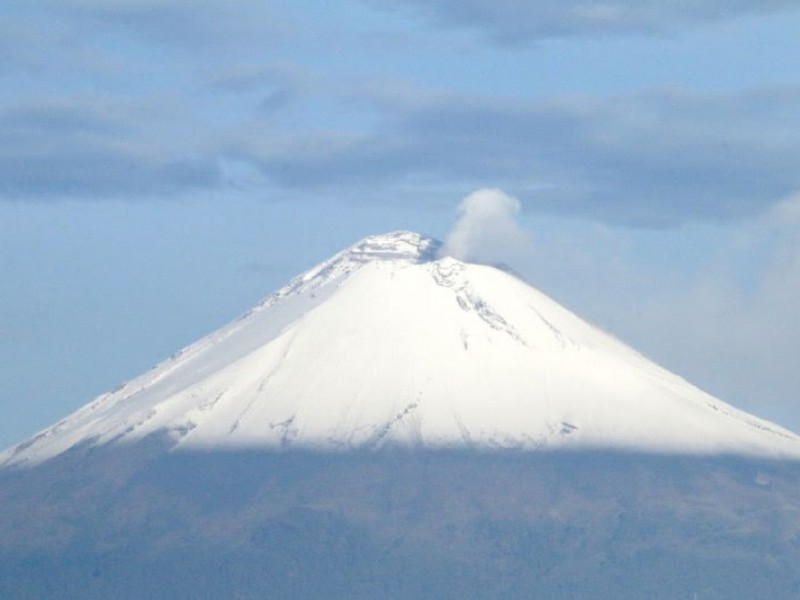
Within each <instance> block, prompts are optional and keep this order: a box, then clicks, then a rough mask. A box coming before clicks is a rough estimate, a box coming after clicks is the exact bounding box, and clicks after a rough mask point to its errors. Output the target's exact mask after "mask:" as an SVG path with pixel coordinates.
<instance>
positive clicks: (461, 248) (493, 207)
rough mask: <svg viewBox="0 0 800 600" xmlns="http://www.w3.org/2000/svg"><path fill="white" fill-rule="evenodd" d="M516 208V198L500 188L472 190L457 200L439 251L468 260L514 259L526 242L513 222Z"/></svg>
mask: <svg viewBox="0 0 800 600" xmlns="http://www.w3.org/2000/svg"><path fill="white" fill-rule="evenodd" d="M520 209H521V205H520V202H519V200H517V199H516V198H514V197H513V196H510V195H508V194H506V193H505V192H503V191H502V190H499V189H480V190H476V191H474V192H472V193H471V194H469V195H468V196H467V197H466V198H464V199H463V200H462V201H461V204H460V205H459V207H458V212H459V218H458V220H457V221H456V223H455V225H454V226H453V228H452V229H451V230H450V233H449V234H448V235H447V238H446V240H445V243H444V245H443V246H442V249H441V252H440V254H441V255H442V256H452V257H453V258H457V259H459V260H465V261H471V262H483V263H510V262H514V260H515V259H516V258H518V257H519V255H520V254H521V253H523V252H524V251H525V249H526V247H527V245H528V239H527V236H526V234H525V233H524V232H523V231H522V229H521V228H520V227H519V225H518V224H517V222H516V218H517V215H518V214H519V212H520Z"/></svg>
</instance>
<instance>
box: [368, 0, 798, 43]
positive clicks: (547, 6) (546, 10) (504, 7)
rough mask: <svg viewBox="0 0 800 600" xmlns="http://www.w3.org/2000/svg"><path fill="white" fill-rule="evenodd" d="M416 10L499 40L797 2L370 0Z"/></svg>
mask: <svg viewBox="0 0 800 600" xmlns="http://www.w3.org/2000/svg"><path fill="white" fill-rule="evenodd" d="M368 1H369V2H370V3H371V4H373V5H377V6H383V7H388V8H395V9H401V10H402V9H405V10H409V11H412V12H417V13H420V14H422V15H424V16H425V17H427V18H428V19H429V20H431V21H434V22H436V23H446V24H450V25H453V26H458V27H468V28H473V29H478V30H481V31H485V32H486V33H487V34H488V35H489V36H490V37H491V38H493V39H494V40H496V41H499V42H502V43H520V42H529V41H537V40H543V39H548V38H558V37H567V36H579V35H584V36H586V35H588V36H598V35H617V34H630V33H644V34H663V33H668V32H672V31H675V30H678V29H682V28H685V27H692V26H697V25H702V24H705V23H714V22H718V21H723V20H727V19H733V18H736V17H739V16H743V15H748V14H768V13H772V12H777V11H780V10H786V9H792V8H796V7H797V3H796V2H794V1H793V0H768V1H763V0H739V1H736V2H729V1H726V0H696V1H694V2H664V1H662V0H608V1H605V2H602V3H600V2H594V1H592V0H564V1H562V2H546V1H543V0H495V1H494V2H487V1H486V0H368Z"/></svg>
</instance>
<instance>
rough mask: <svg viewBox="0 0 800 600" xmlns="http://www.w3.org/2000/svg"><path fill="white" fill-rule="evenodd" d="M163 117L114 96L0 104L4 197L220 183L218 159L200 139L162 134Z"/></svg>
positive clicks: (169, 189)
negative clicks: (199, 145)
mask: <svg viewBox="0 0 800 600" xmlns="http://www.w3.org/2000/svg"><path fill="white" fill-rule="evenodd" d="M156 113H158V110H157V109H156ZM163 117H164V115H158V114H156V115H153V114H151V107H146V106H141V105H136V104H133V103H130V102H127V101H121V100H118V99H113V98H98V97H88V98H70V99H61V100H44V101H28V102H19V103H14V104H6V105H3V106H0V196H2V197H6V198H11V199H20V198H30V197H35V198H48V197H58V198H64V197H89V198H107V197H112V198H120V197H131V196H153V195H164V194H167V195H172V194H175V193H179V192H182V191H187V190H194V189H201V188H205V189H209V188H213V187H215V186H217V185H219V183H220V178H221V174H220V168H219V165H218V161H217V160H216V158H215V157H214V156H211V155H208V154H202V153H200V152H198V151H197V148H196V147H192V146H193V142H196V140H191V139H187V140H185V142H184V143H185V144H186V145H185V146H184V147H182V148H181V142H178V143H177V147H176V143H175V142H174V141H173V142H169V141H167V140H165V139H162V138H160V134H159V132H158V131H157V130H158V127H157V124H158V121H160V120H161V119H162V118H163ZM153 121H155V122H153Z"/></svg>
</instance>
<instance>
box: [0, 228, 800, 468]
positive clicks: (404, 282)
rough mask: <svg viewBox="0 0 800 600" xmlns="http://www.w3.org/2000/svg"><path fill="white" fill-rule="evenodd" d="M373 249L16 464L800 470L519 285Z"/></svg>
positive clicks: (384, 239)
mask: <svg viewBox="0 0 800 600" xmlns="http://www.w3.org/2000/svg"><path fill="white" fill-rule="evenodd" d="M440 247H441V244H440V243H439V242H437V241H435V240H433V239H430V238H426V237H423V236H420V235H417V234H414V233H408V232H397V233H391V234H388V235H381V236H374V237H369V238H366V239H365V240H363V241H361V242H359V243H357V244H355V245H354V246H352V247H351V248H349V249H347V250H345V251H343V252H341V253H339V254H337V255H336V256H334V257H333V258H331V259H330V260H328V261H326V262H324V263H322V264H320V265H319V266H317V267H315V268H313V269H311V270H310V271H308V272H306V273H305V274H303V275H301V276H299V277H297V278H295V279H294V280H293V281H291V282H290V283H289V284H288V285H287V286H285V287H284V288H282V289H280V290H278V291H277V292H275V293H274V294H272V295H270V296H268V297H267V298H266V299H265V300H264V301H263V302H261V303H260V304H259V305H258V306H256V307H255V308H254V309H253V310H251V311H250V312H248V313H247V314H246V315H244V316H243V317H241V318H240V319H238V320H237V321H235V322H233V323H231V324H229V325H227V326H225V327H223V328H222V329H220V330H218V331H216V332H215V333H212V334H211V335H209V336H207V337H205V338H203V339H201V340H200V341H198V342H196V343H195V344H193V345H191V346H188V347H187V348H185V349H184V350H182V351H181V352H179V353H177V354H176V355H174V356H173V357H171V358H170V359H168V360H166V361H165V362H163V363H162V364H160V365H158V366H157V367H155V368H154V369H152V370H151V371H149V372H147V373H145V374H143V375H142V376H140V377H138V378H136V379H134V380H132V381H130V382H128V383H126V384H125V385H123V386H121V387H120V388H118V389H116V390H114V391H112V392H110V393H108V394H105V395H103V396H101V397H99V398H97V399H96V400H94V401H93V402H92V403H90V404H88V405H86V406H85V407H83V408H82V409H80V410H78V411H77V412H76V413H74V414H73V415H71V416H69V417H67V418H66V419H64V420H63V421H61V422H59V423H58V424H56V425H55V426H53V427H51V428H50V429H47V430H45V431H43V432H41V433H40V434H38V435H37V436H35V437H34V438H32V439H31V440H29V441H27V442H25V443H23V444H21V445H19V446H17V447H15V448H12V449H10V450H8V451H6V452H5V453H3V454H2V455H0V465H3V464H5V465H24V464H36V463H40V462H42V461H45V460H47V459H49V458H51V457H53V456H56V455H58V454H60V453H62V452H64V451H65V450H67V449H69V448H71V447H73V446H75V445H77V444H89V445H103V444H110V443H125V442H134V441H137V440H141V439H143V438H145V437H146V436H150V435H158V434H166V435H167V436H169V438H170V439H171V441H172V444H173V447H175V448H182V449H190V448H203V449H209V448H243V447H264V448H309V447H310V448H318V449H336V450H341V449H351V448H367V449H374V448H380V447H383V446H387V445H398V446H403V447H407V446H413V447H416V446H423V447H429V448H438V447H445V448H448V447H471V448H486V449H492V448H495V449H498V448H501V449H502V448H507V449H525V450H528V449H559V448H575V449H578V448H581V449H587V448H606V449H621V450H637V451H645V452H668V453H733V454H747V455H760V456H775V457H792V458H800V438H798V437H797V436H795V435H794V434H792V433H791V432H789V431H787V430H785V429H782V428H781V427H778V426H776V425H774V424H772V423H769V422H766V421H764V420H761V419H758V418H756V417H753V416H751V415H749V414H747V413H744V412H742V411H740V410H737V409H735V408H733V407H731V406H730V405H728V404H726V403H724V402H721V401H719V400H717V399H715V398H713V397H711V396H709V395H708V394H706V393H704V392H702V391H701V390H699V389H697V388H696V387H693V386H692V385H690V384H689V383H687V382H686V381H684V380H683V379H681V378H679V377H677V376H675V375H673V374H671V373H669V372H668V371H666V370H664V369H663V368H661V367H659V366H657V365H655V364H653V363H652V362H650V361H649V360H647V359H645V358H644V357H642V356H641V355H639V354H638V353H636V352H635V351H633V350H631V349H630V348H629V347H627V346H625V345H624V344H623V343H621V342H619V341H618V340H616V339H615V338H613V337H612V336H610V335H608V334H606V333H604V332H602V331H600V330H599V329H597V328H595V327H593V326H591V325H589V324H588V323H586V322H584V321H582V320H581V319H580V318H578V317H577V316H575V315H574V314H573V313H571V312H569V311H568V310H566V309H565V308H563V307H561V306H560V305H558V304H557V303H556V302H554V301H553V300H551V299H550V298H548V297H547V296H545V295H544V294H542V293H540V292H539V291H537V290H536V289H534V288H532V287H531V286H530V285H528V284H527V283H525V282H523V281H522V280H520V279H519V278H517V277H516V276H514V275H512V274H510V273H508V272H506V271H504V270H501V269H498V268H494V267H491V266H486V265H479V264H470V263H464V262H460V261H458V260H455V259H453V258H450V257H440V256H439V252H440Z"/></svg>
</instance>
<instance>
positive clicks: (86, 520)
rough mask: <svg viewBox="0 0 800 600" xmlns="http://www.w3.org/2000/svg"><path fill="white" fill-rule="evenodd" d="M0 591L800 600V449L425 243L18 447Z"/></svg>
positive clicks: (310, 287) (356, 264) (202, 345)
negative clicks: (799, 597)
mask: <svg viewBox="0 0 800 600" xmlns="http://www.w3.org/2000/svg"><path fill="white" fill-rule="evenodd" d="M0 506H2V508H3V510H2V511H0V597H4V598H5V597H8V598H41V597H69V598H108V597H115V598H153V597H169V598H287V597H293V598H321V597H324V598H354V597H386V598H426V597H429V598H459V599H461V598H486V597H503V598H556V597H558V598H562V597H563V598H586V597H593V598H642V597H647V598H681V597H685V598H692V597H695V598H730V597H747V598H761V597H763V598H796V597H798V596H800V576H798V575H797V572H798V570H797V568H796V567H797V564H800V438H798V436H796V435H795V434H793V433H792V432H790V431H788V430H786V429H783V428H781V427H780V426H778V425H775V424H773V423H770V422H767V421H765V420H762V419H759V418H757V417H755V416H752V415H750V414H748V413H745V412H743V411H741V410H738V409H736V408H734V407H732V406H730V405H728V404H726V403H725V402H722V401H721V400H718V399H716V398H713V397H712V396H710V395H708V394H706V393H705V392H703V391H701V390H699V389H698V388H696V387H694V386H692V385H691V384H689V383H688V382H686V381H685V380H683V379H681V378H680V377H678V376H677V375H675V374H672V373H670V372H669V371H667V370H665V369H663V368H661V367H659V366H658V365H656V364H654V363H653V362H651V361H649V360H648V359H646V358H645V357H643V356H642V355H640V354H638V353H637V352H636V351H634V350H632V349H631V348H629V347H628V346H626V345H625V344H623V343H622V342H620V341H619V340H617V339H615V338H614V337H613V336H611V335H609V334H607V333H605V332H603V331H601V330H600V329H598V328H596V327H594V326H592V325H590V324H588V323H586V322H585V321H583V320H581V319H580V318H579V317H578V316H576V315H575V314H573V313H572V312H570V311H569V310H567V309H565V308H564V307H562V306H560V305H559V304H558V303H556V302H555V301H553V300H552V299H550V298H549V297H547V296H546V295H545V294H543V293H541V292H539V291H537V290H536V289H535V288H533V287H531V286H530V285H529V284H527V283H526V282H525V281H523V280H522V279H521V278H520V277H518V276H517V275H515V274H514V273H513V272H511V271H509V270H508V269H505V268H502V267H497V266H492V265H484V264H473V263H467V262H463V261H459V260H455V259H454V258H452V257H449V256H443V255H442V245H441V244H440V243H439V242H437V241H436V240H434V239H431V238H428V237H424V236H421V235H418V234H415V233H410V232H396V233H390V234H386V235H380V236H373V237H369V238H366V239H364V240H362V241H361V242H358V243H357V244H355V245H353V246H352V247H350V248H348V249H346V250H344V251H342V252H340V253H339V254H337V255H336V256H334V257H332V258H331V259H330V260H327V261H325V262H323V263H321V264H320V265H318V266H316V267H314V268H312V269H311V270H309V271H307V272H306V273H304V274H302V275H300V276H298V277H297V278H295V279H294V280H292V281H291V282H289V283H288V284H287V285H286V286H285V287H283V288H281V289H280V290H278V291H277V292H275V293H273V294H271V295H270V296H268V297H266V298H265V299H264V300H263V301H262V302H261V303H260V304H258V305H257V306H256V307H254V308H253V309H252V310H250V311H249V312H248V313H246V314H245V315H243V316H242V317H240V318H239V319H237V320H236V321H234V322H232V323H231V324H229V325H227V326H225V327H223V328H221V329H219V330H218V331H216V332H214V333H211V334H210V335H208V336H207V337H205V338H203V339H201V340H199V341H198V342H196V343H194V344H192V345H190V346H188V347H186V348H185V349H183V350H181V351H180V352H178V353H176V354H175V355H173V356H172V357H170V358H169V359H167V360H166V361H164V362H163V363H161V364H159V365H157V366H156V367H154V368H153V369H152V370H150V371H148V372H147V373H144V374H143V375H141V376H139V377H137V378H135V379H133V380H131V381H129V382H127V383H125V384H123V385H121V386H120V387H118V388H117V389H116V390H113V391H112V392H109V393H107V394H105V395H103V396H101V397H99V398H97V399H95V400H94V401H92V402H91V403H89V404H87V405H86V406H84V407H83V408H81V409H80V410H78V411H77V412H75V413H74V414H72V415H70V416H68V417H66V418H65V419H63V420H62V421H60V422H59V423H57V424H55V425H54V426H52V427H50V428H48V429H46V430H44V431H42V432H41V433H39V434H37V435H36V436H34V437H33V438H31V439H30V440H28V441H25V442H23V443H22V444H20V445H18V446H16V447H14V448H10V449H9V450H6V451H5V452H3V453H2V454H0Z"/></svg>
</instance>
